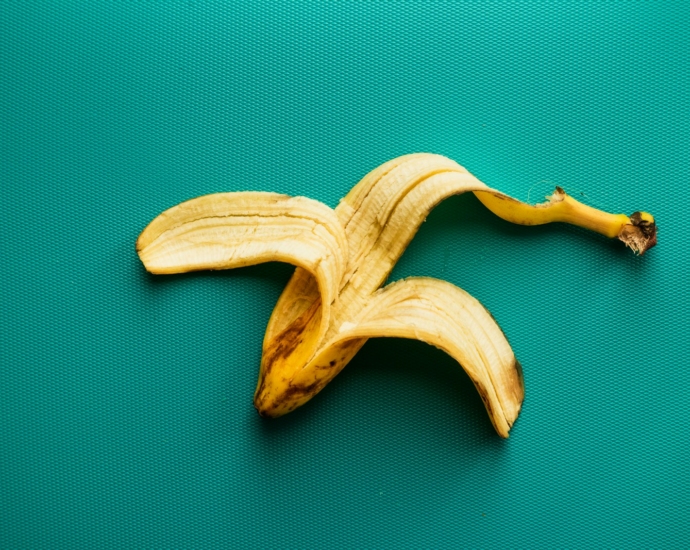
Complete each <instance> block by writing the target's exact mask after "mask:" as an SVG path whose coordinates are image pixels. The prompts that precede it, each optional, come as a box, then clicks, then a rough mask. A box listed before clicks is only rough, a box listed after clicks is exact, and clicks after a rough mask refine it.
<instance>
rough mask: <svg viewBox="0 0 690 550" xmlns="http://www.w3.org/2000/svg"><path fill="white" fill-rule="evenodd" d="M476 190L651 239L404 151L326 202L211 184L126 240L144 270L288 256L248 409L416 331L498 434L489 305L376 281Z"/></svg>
mask: <svg viewBox="0 0 690 550" xmlns="http://www.w3.org/2000/svg"><path fill="white" fill-rule="evenodd" d="M464 192H473V193H474V194H475V195H476V196H477V197H478V198H479V200H480V201H481V202H482V203H483V204H484V205H485V206H486V207H487V208H489V210H491V211H492V212H493V213H494V214H496V215H498V216H499V217H501V218H503V219H505V220H507V221H510V222H512V223H516V224H522V225H538V224H544V223H550V222H554V221H559V222H565V223H570V224H574V225H578V226H581V227H585V228H587V229H590V230H593V231H596V232H598V233H601V234H604V235H606V236H608V237H611V238H614V237H618V238H619V239H620V240H622V241H623V242H625V243H626V245H628V246H630V247H631V248H632V249H633V250H634V251H635V252H636V253H638V254H643V253H644V252H645V251H646V250H648V249H649V248H651V247H652V246H654V244H655V243H656V225H655V223H654V218H653V217H652V216H651V215H649V214H647V213H642V212H636V213H634V214H633V215H631V216H629V217H628V216H625V215H623V214H608V213H605V212H602V211H600V210H597V209H594V208H591V207H589V206H586V205H583V204H581V203H579V202H578V201H576V200H575V199H573V198H572V197H570V196H568V195H567V194H566V193H565V192H564V191H563V190H562V189H560V188H556V191H555V192H554V194H553V195H552V196H551V197H550V199H549V201H548V202H546V203H544V204H539V205H534V206H531V205H528V204H525V203H522V202H520V201H518V200H516V199H513V198H511V197H509V196H507V195H504V194H502V193H500V192H498V191H496V190H494V189H491V188H489V187H487V186H486V185H485V184H483V183H482V182H481V181H479V180H478V179H477V178H475V177H474V176H472V175H471V174H470V173H469V172H468V171H467V170H465V169H464V168H463V167H461V166H460V165H458V164H457V163H455V162H454V161H452V160H450V159H448V158H445V157H443V156H440V155H432V154H413V155H406V156H402V157H399V158H396V159H393V160H391V161H389V162H387V163H385V164H383V165H381V166H379V167H378V168H376V169H375V170H373V171H372V172H370V173H369V174H367V175H366V176H365V177H364V178H363V179H362V180H361V181H360V182H359V183H358V184H357V185H356V186H355V187H354V188H353V189H352V190H351V191H350V192H349V193H348V194H347V196H346V197H345V198H343V199H342V200H341V202H340V204H339V205H338V207H337V208H336V209H335V210H332V209H330V208H329V207H327V206H325V205H324V204H321V203H319V202H317V201H314V200H311V199H308V198H305V197H289V196H286V195H278V194H274V193H259V192H237V193H218V194H213V195H207V196H203V197H199V198H196V199H192V200H190V201H186V202H184V203H182V204H179V205H178V206H175V207H173V208H171V209H169V210H167V211H165V212H163V213H162V214H160V215H159V216H158V217H157V218H155V219H154V220H153V221H152V222H151V223H150V224H149V225H148V227H146V229H145V230H144V231H143V232H142V233H141V235H140V236H139V239H138V240H137V252H138V253H139V257H140V258H141V261H142V262H143V264H144V266H145V267H146V269H147V270H148V271H149V272H151V273H182V272H187V271H193V270H201V269H230V268H235V267H242V266H246V265H252V264H257V263H261V262H267V261H282V262H287V263H290V264H293V265H295V266H297V269H296V270H295V272H294V274H293V275H292V278H291V279H290V281H289V282H288V284H287V286H286V288H285V290H284V291H283V293H282V294H281V296H280V298H279V299H278V302H277V304H276V306H275V308H274V310H273V313H272V315H271V317H270V319H269V322H268V326H267V328H266V333H265V336H264V341H263V350H262V359H261V366H260V370H259V379H258V383H257V387H256V391H255V395H254V405H255V407H256V408H257V410H258V411H259V413H260V414H261V415H262V416H268V417H277V416H281V415H283V414H286V413H288V412H290V411H292V410H294V409H295V408H297V407H299V406H301V405H303V404H304V403H306V402H307V401H309V400H310V399H311V398H312V397H314V395H316V394H317V393H318V392H319V391H321V390H322V389H323V388H324V387H325V386H326V384H328V382H330V381H331V380H332V379H333V378H334V377H335V376H336V375H337V374H338V373H339V372H340V371H341V370H342V369H343V368H344V367H345V365H347V363H348V362H349V361H350V360H351V359H352V358H353V357H354V355H355V354H356V353H357V351H358V350H359V349H360V348H361V347H362V346H363V345H364V343H365V342H366V341H367V339H369V338H373V337H397V338H414V339H417V340H421V341H424V342H427V343H429V344H431V345H433V346H436V347H438V348H440V349H442V350H444V351H445V352H446V353H448V354H449V355H451V356H452V357H453V358H454V359H456V360H457V361H458V363H459V364H460V365H461V366H462V368H464V369H465V371H466V372H467V374H468V375H469V376H470V378H471V379H472V381H473V383H474V385H475V386H476V388H477V390H478V392H479V394H480V396H481V398H482V400H483V402H484V405H485V407H486V410H487V412H488V414H489V417H490V419H491V422H492V423H493V425H494V427H495V429H496V431H497V432H498V434H499V435H500V436H502V437H508V433H509V431H510V428H511V427H512V425H513V423H514V422H515V419H516V418H517V416H518V413H519V412H520V407H521V405H522V401H523V398H524V383H523V378H522V371H521V367H520V363H519V362H518V361H517V360H516V359H515V356H514V354H513V352H512V350H511V348H510V345H509V344H508V341H507V340H506V337H505V335H504V334H503V332H502V331H501V329H500V328H499V326H498V325H497V324H496V322H495V321H494V319H493V317H492V316H491V315H490V313H489V312H488V311H487V310H486V309H485V308H484V307H482V305H481V304H480V303H479V302H478V301H477V300H475V299H474V298H472V297H471V296H470V295H469V294H467V293H466V292H464V291H462V290H461V289H459V288H457V287H455V286H453V285H451V284H450V283H448V282H445V281H440V280H436V279H432V278H426V277H411V278H408V279H405V280H402V281H398V282H395V283H392V284H389V285H387V286H384V287H383V288H382V285H383V284H384V282H385V281H386V279H387V277H388V275H389V274H390V272H391V270H392V269H393V266H394V265H395V263H396V261H397V260H398V258H399V257H400V255H401V254H402V253H403V251H404V250H405V248H406V247H407V246H408V244H409V243H410V241H411V240H412V238H413V237H414V235H415V233H416V232H417V230H418V229H419V226H420V225H421V223H422V222H423V221H424V220H425V219H426V217H427V215H428V214H429V212H430V211H431V210H432V209H433V208H434V206H436V205H437V204H438V203H439V202H441V201H442V200H444V199H445V198H447V197H449V196H451V195H457V194H460V193H464Z"/></svg>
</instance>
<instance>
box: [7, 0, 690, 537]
mask: <svg viewBox="0 0 690 550" xmlns="http://www.w3.org/2000/svg"><path fill="white" fill-rule="evenodd" d="M689 29H690V3H689V2H687V1H672V0H667V1H664V2H651V1H641V0H640V1H632V0H631V1H589V2H588V1H581V2H575V1H573V2H570V1H562V2H555V1H551V2H547V1H544V2H537V1H524V2H523V1H521V2H518V1H514V2H509V1H505V2H504V1H490V2H489V1H487V2H483V1H467V2H465V1H421V0H419V1H403V0H400V1H383V0H382V1H364V0H361V1H353V0H350V1H341V2H334V1H331V2H306V1H283V0H280V1H278V0H270V1H268V0H261V1H259V0H253V1H252V2H232V1H226V2H219V1H217V2H211V1H209V2H200V1H193V0H190V1H170V2H162V1H144V0H136V1H135V0H130V1H124V0H122V1H115V0H111V1H105V0H96V1H92V2H88V3H87V2H76V1H67V0H61V1H57V0H55V1H52V2H49V1H42V2H28V1H26V2H20V1H4V2H2V3H0V190H1V193H2V195H1V196H2V217H1V221H0V228H1V232H2V233H1V242H0V247H1V248H0V253H1V254H2V262H1V263H0V270H1V271H0V273H1V275H2V285H1V286H0V299H1V308H2V315H1V316H0V326H1V332H0V338H1V341H0V350H1V351H0V353H1V356H0V392H1V394H2V397H1V398H0V436H1V437H0V441H1V442H0V547H2V548H31V549H38V548H143V547H146V548H164V547H165V548H192V547H194V548H231V547H232V548H237V547H247V548H252V547H254V548H256V547H350V548H352V547H385V548H400V547H420V546H424V547H435V548H441V547H483V548H505V547H578V548H585V547H626V548H633V547H646V548H649V547H663V548H687V547H688V546H690V526H689V523H688V516H687V515H688V510H690V467H689V464H688V441H687V426H688V422H689V421H690V368H689V367H690V360H689V359H688V352H689V351H690V346H689V344H688V336H689V334H688V328H687V327H688V314H689V313H690V307H689V306H690V285H689V284H688V272H689V268H690V265H689V263H690V262H689V261H688V248H687V236H688V213H689V209H690V200H689V199H688V192H687V190H688V178H689V176H690V30H689ZM416 151H429V152H435V153H440V154H444V155H447V156H449V157H451V158H453V159H455V160H457V161H458V162H460V163H461V164H463V165H464V166H466V167H467V168H468V169H469V170H470V171H471V172H473V173H474V174H475V175H476V176H478V177H479V178H480V179H482V180H483V181H484V182H486V183H487V184H489V185H491V186H493V187H496V188H498V189H500V190H502V191H504V192H507V193H509V194H511V195H513V196H515V197H517V198H520V199H522V200H529V201H530V202H532V203H534V202H538V201H540V200H542V199H543V196H544V195H546V194H548V193H549V192H550V191H551V190H552V189H553V187H554V185H560V186H562V187H564V188H565V189H566V190H567V191H568V192H569V193H570V194H572V195H574V196H576V197H578V198H580V199H581V200H583V201H584V202H586V203H588V204H592V205H595V206H597V207H600V208H604V209H606V210H610V211H622V212H625V213H630V212H632V211H634V210H636V209H644V210H647V211H650V212H652V213H653V214H654V215H655V216H656V218H657V221H658V223H659V226H660V231H659V245H658V246H657V247H656V248H654V249H652V250H651V251H650V252H649V253H648V254H646V255H645V256H643V257H635V256H634V255H633V254H632V253H631V252H630V251H628V250H625V249H624V247H623V246H622V245H621V244H620V243H618V242H613V241H608V240H606V239H604V238H602V237H599V236H598V235H593V234H590V233H587V232H585V231H583V230H580V229H577V228H572V227H567V226H561V225H553V226H547V227H540V228H527V227H515V226H511V225H509V224H507V223H505V222H503V221H501V220H498V219H496V218H495V217H493V216H492V215H491V214H490V213H488V212H487V211H485V210H484V208H483V207H482V205H481V204H480V203H479V202H478V201H477V200H476V199H475V198H474V197H472V196H461V197H454V198H451V199H449V200H447V201H446V202H444V203H443V204H442V205H440V206H439V207H438V208H437V209H436V210H435V211H434V212H433V213H432V214H431V215H430V216H429V218H428V220H427V222H426V223H425V224H424V225H423V227H422V229H421V231H420V232H419V234H418V235H417V237H416V238H415V240H414V241H413V243H412V245H411V246H410V247H409V249H408V250H407V251H406V253H405V254H404V256H403V257H402V258H401V260H400V262H399V263H398V265H397V266H396V268H395V271H394V273H393V276H392V277H391V280H395V279H398V278H401V277H404V276H409V275H429V276H434V277H442V278H444V279H447V280H449V281H452V282H453V283H455V284H457V285H458V286H460V287H462V288H464V289H466V290H467V291H469V292H470V293H471V294H473V295H474V296H476V297H477V298H478V299H479V300H481V301H482V302H483V303H484V304H485V305H486V306H487V307H488V308H489V309H490V310H491V311H492V313H493V314H494V316H495V317H496V319H497V320H498V322H499V323H500V324H501V326H502V327H503V329H504V331H505V332H506V334H507V336H508V338H509V339H510V341H511V344H512V345H513V347H514V349H515V352H516V355H517V356H518V358H519V359H520V360H521V362H522V364H523V366H524V370H525V379H526V388H527V397H526V400H525V404H524V408H523V411H522V414H521V416H520V418H519V420H518V422H517V424H516V425H515V427H514V429H513V431H512V432H511V437H510V438H509V439H508V440H505V441H504V440H501V439H500V438H498V437H497V436H496V435H495V433H494V432H493V430H492V428H491V425H490V423H489V420H488V417H487V415H486V413H485V411H484V410H483V407H482V404H481V401H480V399H479V397H478V396H477V394H476V391H475V390H474V388H473V387H472V385H471V384H470V382H469V380H468V378H467V377H466V376H465V375H464V373H463V372H462V371H461V370H460V369H459V368H458V367H457V365H456V364H455V363H454V362H453V361H452V360H451V359H449V358H448V357H447V356H446V355H444V354H443V353H442V352H440V351H438V350H436V349H434V348H431V347H429V346H427V345H425V344H422V343H418V342H410V341H403V340H384V339H381V340H372V341H370V342H369V343H368V344H367V345H366V346H365V347H364V349H363V350H362V351H361V352H360V353H359V355H358V356H357V357H356V358H355V360H353V362H352V363H351V364H350V365H349V366H348V367H347V368H346V369H345V370H344V371H343V372H342V373H341V375H340V376H338V377H337V378H336V380H334V382H333V383H332V384H330V385H329V387H327V388H326V389H325V390H324V391H323V392H322V393H321V394H320V395H319V396H317V397H316V398H315V399H314V400H313V401H311V402H310V403H309V404H308V405H307V406H305V407H303V408H302V409H300V410H297V411H295V412H294V413H292V414H290V415H288V416H286V417H284V418H281V419H279V420H276V421H267V420H264V419H261V418H259V417H258V415H257V414H256V412H255V411H254V409H253V407H252V394H253V390H254V384H255V380H256V375H257V369H258V363H259V358H260V349H261V341H262V337H263V330H264V327H265V324H266V322H267V320H268V317H269V315H270V311H271V309H272V306H273V304H274V302H275V300H276V298H277V297H278V295H279V293H280V291H281V289H282V287H283V286H284V284H285V283H286V281H287V279H288V277H289V275H290V273H291V268H290V267H289V266H285V265H280V264H266V265H262V266H257V267H252V268H244V269H240V270H235V271H227V272H216V273H195V274H189V275H180V276H150V275H148V274H146V272H145V271H144V269H143V267H142V266H141V264H140V262H139V260H138V258H137V256H136V254H135V251H134V242H135V240H136V238H137V235H138V234H139V232H140V231H141V230H142V229H143V228H144V227H145V226H146V224H147V223H148V222H149V221H150V220H151V219H153V218H154V217H155V216H156V215H157V214H158V213H160V212H161V211H162V210H164V209H166V208H169V207H171V206H173V205H175V204H177V203H179V202H181V201H183V200H185V199H188V198H191V197H195V196H198V195H203V194H206V193H212V192H218V191H236V190H266V191H279V192H283V193H290V194H296V195H297V194H299V195H306V196H309V197H312V198H316V199H319V200H321V201H323V202H325V203H326V204H328V205H330V206H335V205H336V204H337V203H338V200H339V199H340V197H342V196H343V195H345V194H346V193H347V191H348V190H349V189H350V187H351V186H353V185H354V184H355V183H356V182H357V181H358V180H359V179H360V178H361V177H362V176H363V175H364V174H365V173H366V172H368V171H369V170H371V169H373V168H374V167H376V166H377V165H379V164H381V163H383V162H384V161H386V160H389V159H391V158H393V157H395V156H398V155H401V154H405V153H410V152H416Z"/></svg>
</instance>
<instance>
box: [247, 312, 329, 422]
mask: <svg viewBox="0 0 690 550" xmlns="http://www.w3.org/2000/svg"><path fill="white" fill-rule="evenodd" d="M320 306H321V300H320V299H319V300H317V301H316V302H315V303H314V304H312V306H311V307H310V308H309V309H308V310H307V311H305V312H304V313H303V314H302V315H301V316H299V317H298V318H297V319H296V320H295V321H293V323H292V324H291V325H290V326H288V327H287V328H286V329H284V330H283V332H281V333H280V334H278V335H277V336H276V337H275V338H274V339H273V340H272V341H271V343H270V344H269V345H268V346H267V347H266V349H265V350H264V353H263V360H262V362H261V372H260V375H259V382H258V384H257V387H256V392H255V394H254V406H255V407H256V409H257V410H258V411H259V414H261V415H262V416H264V415H263V414H262V413H261V411H262V403H263V399H262V398H261V397H260V396H261V393H262V390H263V389H264V387H265V384H266V381H267V379H268V378H269V376H270V374H271V371H272V370H273V367H274V366H275V364H276V363H278V362H280V361H288V360H289V359H290V357H291V356H292V355H293V354H294V352H295V350H296V349H297V348H298V347H299V346H300V345H302V344H303V343H304V337H305V335H306V329H307V327H308V326H309V323H310V322H312V320H313V319H314V316H315V315H316V312H317V311H319V309H320Z"/></svg>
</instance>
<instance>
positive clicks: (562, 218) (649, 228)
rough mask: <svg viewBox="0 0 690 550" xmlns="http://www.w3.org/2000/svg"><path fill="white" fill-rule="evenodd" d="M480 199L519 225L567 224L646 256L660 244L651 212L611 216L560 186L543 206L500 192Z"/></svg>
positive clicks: (485, 195) (476, 193)
mask: <svg viewBox="0 0 690 550" xmlns="http://www.w3.org/2000/svg"><path fill="white" fill-rule="evenodd" d="M474 194H475V195H476V196H477V198H478V199H479V200H480V201H481V202H482V204H484V206H486V207H487V208H488V209H489V210H491V212H493V213H494V214H496V215H497V216H498V217H500V218H502V219H504V220H506V221H509V222H511V223H515V224H519V225H543V224H546V223H551V222H564V223H569V224H571V225H576V226H578V227H583V228H584V229H588V230H590V231H595V232H596V233H600V234H602V235H604V236H606V237H608V238H610V239H612V238H615V237H618V239H620V240H621V241H623V242H624V243H625V244H626V245H627V246H629V247H630V248H632V250H633V251H634V252H635V253H637V254H639V255H642V254H644V253H645V252H646V251H647V250H649V249H650V248H652V247H653V246H654V245H655V244H656V231H657V227H656V223H655V222H654V217H653V216H652V215H651V214H648V213H647V212H635V213H634V214H632V215H630V216H626V215H625V214H610V213H608V212H604V211H603V210H599V209H597V208H592V207H591V206H587V205H586V204H582V203H581V202H579V201H577V200H575V199H574V198H573V197H571V196H570V195H568V194H567V193H566V192H565V191H564V190H563V189H561V188H560V187H556V190H555V191H554V193H553V195H551V196H550V197H548V199H549V200H548V201H547V202H545V203H542V204H536V205H529V204H526V203H524V202H520V201H518V200H516V199H514V198H512V197H509V196H507V195H503V194H500V193H491V192H486V191H475V193H474Z"/></svg>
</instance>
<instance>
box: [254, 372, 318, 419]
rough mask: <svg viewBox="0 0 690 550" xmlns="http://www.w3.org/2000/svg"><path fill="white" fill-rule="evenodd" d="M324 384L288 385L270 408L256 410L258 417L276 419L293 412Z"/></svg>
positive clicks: (316, 382)
mask: <svg viewBox="0 0 690 550" xmlns="http://www.w3.org/2000/svg"><path fill="white" fill-rule="evenodd" d="M324 386H325V383H324V382H323V381H322V380H317V381H315V382H312V383H311V384H290V385H289V386H288V388H287V389H286V390H285V391H284V392H283V393H282V394H281V396H280V397H279V398H278V399H277V400H276V401H275V402H274V403H273V404H272V406H271V407H270V408H258V407H257V410H258V411H259V415H261V416H262V417H264V418H277V417H279V416H283V415H284V414H286V413H289V412H291V411H294V410H295V409H296V408H297V407H300V406H301V405H303V404H304V403H306V402H307V401H308V400H309V398H310V397H311V396H313V395H314V394H316V393H318V392H319V391H321V390H322V389H323V387H324Z"/></svg>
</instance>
